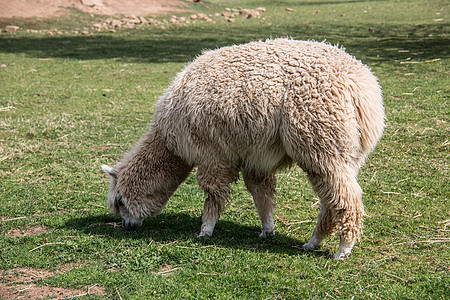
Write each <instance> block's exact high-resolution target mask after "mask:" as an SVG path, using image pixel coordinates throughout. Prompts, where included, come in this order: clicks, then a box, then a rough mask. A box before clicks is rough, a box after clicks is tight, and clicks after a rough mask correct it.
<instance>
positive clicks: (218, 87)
mask: <svg viewBox="0 0 450 300" xmlns="http://www.w3.org/2000/svg"><path fill="white" fill-rule="evenodd" d="M361 75H363V79H362V80H361V79H360V77H359V76H361ZM364 76H365V77H364ZM372 123H375V125H373V124H372ZM155 126H157V127H158V128H159V130H160V131H161V133H162V135H163V136H165V139H166V141H167V146H168V148H169V149H171V150H172V151H174V153H176V154H177V155H179V156H180V157H183V158H184V159H185V160H186V161H187V162H188V163H190V164H200V163H202V162H203V161H205V160H209V159H222V160H223V161H226V162H228V163H232V164H241V165H243V166H249V167H253V168H259V169H261V170H262V171H272V170H273V169H276V168H277V167H279V166H281V165H285V164H286V163H289V159H290V158H292V159H294V160H295V161H297V162H298V161H300V165H302V161H305V162H307V161H309V163H308V164H303V165H302V167H305V168H308V169H309V168H310V167H313V166H315V165H316V166H317V165H329V164H333V163H334V160H335V159H343V160H345V159H350V158H352V157H357V156H361V155H365V153H367V152H368V151H369V150H370V149H371V148H372V147H373V146H374V145H375V143H376V141H377V140H378V138H379V136H380V134H381V131H382V128H383V110H382V100H381V92H380V90H379V87H378V84H377V83H376V78H375V77H374V76H373V75H372V74H371V73H370V71H369V70H368V69H367V68H366V67H365V66H364V65H363V64H362V63H360V62H359V61H357V60H355V59H354V58H353V57H351V56H350V55H348V54H347V53H345V52H344V51H343V50H340V49H338V48H336V47H333V46H331V45H328V44H325V43H317V42H304V41H293V40H288V39H276V40H268V41H266V42H253V43H249V44H245V45H239V46H231V47H224V48H221V49H217V50H213V51H207V52H205V53H204V54H203V55H201V56H200V57H198V58H197V59H196V60H195V61H194V62H192V63H191V64H190V65H188V66H187V67H186V68H185V69H184V70H183V71H182V72H181V73H180V74H178V76H177V77H176V79H175V81H174V83H173V84H172V86H171V87H170V88H169V89H168V91H167V92H166V94H165V95H164V96H163V97H162V98H161V99H160V100H159V102H158V105H157V109H156V114H155ZM342 153H345V155H347V156H348V157H350V158H342V157H340V156H342Z"/></svg>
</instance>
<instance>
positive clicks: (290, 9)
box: [286, 7, 294, 12]
mask: <svg viewBox="0 0 450 300" xmlns="http://www.w3.org/2000/svg"><path fill="white" fill-rule="evenodd" d="M286 11H288V12H291V11H294V10H293V9H292V8H289V7H288V8H286Z"/></svg>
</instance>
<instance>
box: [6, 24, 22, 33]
mask: <svg viewBox="0 0 450 300" xmlns="http://www.w3.org/2000/svg"><path fill="white" fill-rule="evenodd" d="M19 29H20V27H19V26H14V25H8V26H6V27H5V31H6V32H9V33H15V32H17V30H19Z"/></svg>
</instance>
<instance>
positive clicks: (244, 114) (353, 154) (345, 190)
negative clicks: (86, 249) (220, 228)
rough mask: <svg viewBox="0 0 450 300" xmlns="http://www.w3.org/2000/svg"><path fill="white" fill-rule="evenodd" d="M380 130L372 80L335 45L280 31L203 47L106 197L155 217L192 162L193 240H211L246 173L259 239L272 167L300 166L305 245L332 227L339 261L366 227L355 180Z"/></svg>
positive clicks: (269, 220) (268, 226)
mask: <svg viewBox="0 0 450 300" xmlns="http://www.w3.org/2000/svg"><path fill="white" fill-rule="evenodd" d="M383 128H384V108H383V101H382V95H381V89H380V87H379V85H378V82H377V79H376V77H375V76H374V75H373V74H372V73H371V71H370V70H369V68H367V67H366V66H365V65H363V64H362V63H361V62H360V61H358V60H356V59H355V58H353V57H352V56H350V55H348V54H347V53H346V52H345V51H344V50H342V49H339V48H337V47H333V46H331V45H329V44H326V43H318V42H311V41H294V40H289V39H275V40H267V41H265V42H253V43H249V44H245V45H238V46H231V47H224V48H221V49H217V50H213V51H207V52H205V53H204V54H203V55H202V56H200V57H198V58H197V59H196V60H195V61H194V62H192V63H191V64H190V65H188V66H187V67H186V68H185V69H184V70H183V71H182V72H181V73H179V74H178V75H177V77H176V78H175V80H174V82H173V84H172V86H171V87H170V88H169V89H168V90H167V92H166V93H165V95H164V96H162V97H161V99H160V100H159V101H158V104H157V107H156V112H155V116H154V123H153V124H152V126H151V129H150V131H149V133H147V134H146V136H145V137H144V138H143V139H142V140H141V141H140V142H139V143H138V144H137V146H136V147H135V149H134V150H133V151H132V152H131V153H129V154H127V155H125V157H124V158H123V159H122V160H121V162H120V163H119V164H118V165H117V166H116V167H115V169H116V171H115V172H116V175H117V176H116V179H115V180H116V181H114V180H112V184H111V190H110V196H109V199H110V200H109V201H110V202H111V203H115V202H114V201H115V200H114V199H115V197H116V194H117V193H120V195H121V196H122V201H123V203H124V205H123V207H124V208H122V209H119V210H120V211H121V215H122V217H123V218H124V215H125V218H128V219H133V218H134V219H137V220H141V219H143V218H145V217H147V216H152V215H155V214H157V213H159V212H160V211H161V210H162V209H163V207H164V206H165V204H166V203H167V201H168V199H169V197H170V196H171V195H172V193H173V192H174V191H175V189H176V188H177V187H178V185H179V184H181V182H183V181H184V179H185V178H186V176H187V175H188V174H189V172H190V171H191V169H192V168H193V167H194V166H198V172H197V176H198V181H199V184H200V186H201V187H202V189H203V190H204V191H205V193H206V194H207V198H206V201H205V207H204V216H203V225H202V230H201V233H200V236H209V235H211V234H212V232H213V229H214V226H215V224H216V222H217V220H218V218H219V215H220V213H221V212H222V211H223V210H224V208H225V201H226V199H227V198H228V197H229V195H230V183H231V182H233V181H235V180H236V178H237V177H238V175H239V171H242V172H243V174H244V180H245V182H246V185H247V187H248V189H249V190H250V192H251V193H252V195H253V198H254V201H255V205H256V207H257V209H258V213H259V215H260V218H261V222H262V224H263V233H262V234H261V235H262V236H265V235H266V234H273V217H272V213H273V203H274V194H275V193H274V191H275V177H274V174H275V173H276V171H277V170H279V169H280V168H283V167H285V166H287V165H290V164H291V163H296V164H298V165H299V166H300V167H301V168H302V169H303V170H304V171H305V172H306V173H307V174H308V177H309V179H310V181H311V184H312V185H313V187H314V190H315V191H316V193H317V194H318V195H319V197H320V199H321V207H322V210H321V212H320V214H319V217H318V222H317V227H316V230H315V231H314V234H313V236H312V237H311V240H310V241H309V242H308V243H307V244H305V249H315V248H316V247H318V246H319V244H320V242H321V241H322V239H323V238H324V237H326V236H327V235H329V234H331V233H332V232H334V231H335V230H337V231H338V232H339V233H340V235H341V246H340V249H339V252H338V253H337V254H336V258H338V259H340V258H345V257H346V256H348V255H349V254H350V251H351V248H352V246H353V244H354V242H355V240H356V239H357V238H358V236H359V235H360V233H361V230H362V216H363V215H364V207H363V204H362V191H361V188H360V187H359V185H358V183H357V181H356V177H357V175H358V172H359V169H360V168H361V166H362V165H363V163H364V160H365V158H366V157H367V155H368V154H369V152H370V151H371V150H372V149H373V148H374V147H375V145H376V143H377V142H378V140H379V138H380V137H381V134H382V132H383ZM108 173H109V172H108ZM110 175H111V173H110ZM111 176H113V175H111ZM113 179H114V178H113ZM110 206H111V205H110ZM111 208H112V210H113V212H114V211H115V210H116V211H117V206H115V204H114V205H112V206H111ZM124 209H126V213H122V211H124Z"/></svg>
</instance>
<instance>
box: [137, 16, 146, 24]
mask: <svg viewBox="0 0 450 300" xmlns="http://www.w3.org/2000/svg"><path fill="white" fill-rule="evenodd" d="M139 20H140V21H141V23H142V24H147V23H148V21H147V19H146V18H144V17H139Z"/></svg>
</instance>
